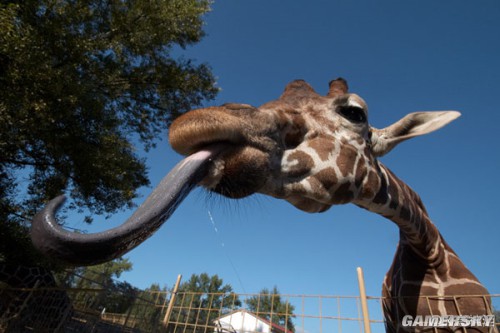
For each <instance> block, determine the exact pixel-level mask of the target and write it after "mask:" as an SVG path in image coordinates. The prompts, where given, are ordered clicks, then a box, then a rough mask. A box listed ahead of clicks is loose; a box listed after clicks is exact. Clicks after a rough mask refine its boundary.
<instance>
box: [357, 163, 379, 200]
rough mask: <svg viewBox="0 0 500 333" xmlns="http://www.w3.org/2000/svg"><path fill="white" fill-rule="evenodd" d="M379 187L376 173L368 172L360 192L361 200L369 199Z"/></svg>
mask: <svg viewBox="0 0 500 333" xmlns="http://www.w3.org/2000/svg"><path fill="white" fill-rule="evenodd" d="M379 186H380V180H379V176H378V175H377V173H376V172H375V171H373V170H369V171H368V176H367V178H366V180H365V183H364V185H363V188H362V190H361V198H363V199H371V198H373V197H374V196H375V193H377V192H378V189H379Z"/></svg>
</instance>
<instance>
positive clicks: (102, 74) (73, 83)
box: [0, 0, 217, 261]
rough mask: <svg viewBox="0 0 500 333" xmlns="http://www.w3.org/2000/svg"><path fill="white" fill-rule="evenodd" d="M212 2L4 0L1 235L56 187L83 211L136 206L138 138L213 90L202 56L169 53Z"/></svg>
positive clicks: (196, 34)
mask: <svg viewBox="0 0 500 333" xmlns="http://www.w3.org/2000/svg"><path fill="white" fill-rule="evenodd" d="M208 10H209V3H208V1H207V0H170V1H163V0H151V1H133V0H23V1H15V0H1V1H0V31H2V33H1V34H0V220H1V221H0V236H1V237H2V240H3V239H4V238H9V237H10V238H14V239H15V238H16V237H19V233H21V234H23V228H21V229H19V224H20V223H26V222H27V221H29V220H31V216H32V215H33V214H34V212H35V211H37V210H39V209H40V207H41V205H42V203H43V202H45V201H47V200H48V199H51V198H53V197H54V196H56V195H59V194H61V193H66V194H69V195H70V196H71V198H72V200H73V201H72V207H73V208H75V207H85V208H87V209H89V210H90V213H91V214H103V213H113V212H115V211H116V210H118V209H120V208H123V207H124V206H129V207H130V206H131V205H132V200H133V199H134V198H135V197H136V196H137V191H136V190H137V188H139V187H141V186H144V185H147V184H148V179H147V173H146V167H145V161H144V160H143V159H141V158H139V157H138V156H137V154H136V152H135V148H134V143H139V142H140V143H142V145H143V146H144V148H145V149H146V150H147V149H149V148H151V147H152V146H154V145H155V143H156V142H157V140H158V138H159V136H160V134H161V132H162V131H164V130H165V129H166V127H167V125H168V123H169V122H170V121H171V120H172V119H173V118H174V117H175V116H176V115H178V114H179V113H182V112H185V111H187V110H189V109H191V108H192V107H194V106H196V105H199V104H200V103H202V101H203V100H207V99H212V98H214V96H215V94H216V92H217V89H216V88H215V87H214V82H215V80H214V77H213V76H212V74H211V72H210V68H209V67H208V66H207V65H205V64H201V65H197V64H194V63H193V62H192V61H191V60H189V59H184V58H182V57H175V56H174V54H179V53H180V52H181V51H182V49H183V48H185V47H187V46H189V45H192V44H194V43H197V42H199V41H200V39H201V38H202V37H203V34H204V33H203V30H202V25H203V21H202V15H203V14H204V13H206V12H207V11H208ZM0 243H2V244H3V241H2V242H0ZM21 243H22V241H21ZM0 253H1V255H2V256H3V257H4V260H12V261H15V260H17V261H26V259H27V258H21V257H20V254H21V253H22V251H15V253H14V252H12V251H9V248H7V246H1V247H0ZM27 257H29V255H28V256H27ZM23 259H24V260H23Z"/></svg>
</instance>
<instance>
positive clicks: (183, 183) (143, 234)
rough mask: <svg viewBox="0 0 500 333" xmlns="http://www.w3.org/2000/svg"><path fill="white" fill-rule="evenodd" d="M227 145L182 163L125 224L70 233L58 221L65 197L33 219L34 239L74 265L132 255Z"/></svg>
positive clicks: (208, 149) (213, 147)
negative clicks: (98, 229)
mask: <svg viewBox="0 0 500 333" xmlns="http://www.w3.org/2000/svg"><path fill="white" fill-rule="evenodd" d="M224 149H225V148H224V145H211V146H210V147H206V148H204V149H202V150H200V151H198V152H197V153H194V154H192V155H190V156H188V157H186V158H185V159H184V160H182V161H181V162H179V163H178V164H177V165H176V166H175V167H174V169H172V171H170V172H169V173H168V174H167V175H166V176H165V177H164V178H163V179H162V181H161V182H160V184H159V185H158V186H157V187H156V188H155V189H154V190H153V192H152V193H151V194H150V195H149V196H148V198H147V199H146V200H145V201H144V203H143V204H142V205H140V206H139V207H138V208H137V210H136V211H135V212H134V213H133V214H132V216H131V217H130V218H129V219H127V220H126V221H125V222H124V223H123V224H122V225H120V226H118V227H116V228H112V229H109V230H105V231H102V232H97V233H93V234H82V233H76V232H70V231H67V230H65V229H64V228H62V227H61V226H60V225H59V223H58V222H57V220H56V218H55V214H56V212H57V210H58V209H59V208H60V207H61V206H62V204H63V203H64V201H65V197H64V196H59V197H57V198H55V199H53V200H51V201H50V202H49V203H48V204H47V206H46V207H45V208H44V209H43V210H42V211H41V212H39V213H38V214H37V215H36V216H35V217H34V219H33V222H32V227H31V240H32V242H33V245H34V246H35V247H36V248H37V249H38V250H39V251H40V252H41V253H43V254H44V255H45V256H47V257H50V258H52V259H55V260H57V261H60V262H63V263H65V264H69V265H74V266H86V265H96V264H100V263H103V262H106V261H109V260H112V259H115V258H118V257H120V256H122V255H124V254H125V253H127V252H129V251H130V250H132V249H133V248H135V247H136V246H138V245H139V244H141V243H142V242H143V241H145V240H146V239H147V238H149V237H150V236H151V235H152V234H153V233H154V232H155V231H156V230H157V229H158V228H159V227H161V225H162V224H163V223H164V222H165V221H166V220H167V219H168V218H169V217H170V216H171V215H172V213H173V212H174V211H175V209H176V208H177V207H178V206H179V204H180V203H181V202H182V201H183V200H184V198H185V197H186V196H187V195H188V194H189V193H190V192H191V190H192V189H193V188H194V187H196V186H197V185H198V183H199V182H200V181H201V180H202V179H203V178H205V177H206V176H207V174H208V170H209V168H210V165H211V164H212V163H211V162H212V160H213V159H214V158H216V157H217V156H218V154H220V153H221V151H223V150H224Z"/></svg>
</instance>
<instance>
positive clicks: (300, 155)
mask: <svg viewBox="0 0 500 333" xmlns="http://www.w3.org/2000/svg"><path fill="white" fill-rule="evenodd" d="M287 163H289V164H290V166H289V167H288V170H287V171H286V173H287V177H292V178H296V177H302V176H304V175H307V174H308V173H310V171H311V169H312V168H313V167H314V161H313V159H312V157H311V156H309V155H308V154H306V153H304V152H303V151H300V150H297V151H294V152H293V153H291V154H290V155H288V157H287ZM292 163H293V164H292Z"/></svg>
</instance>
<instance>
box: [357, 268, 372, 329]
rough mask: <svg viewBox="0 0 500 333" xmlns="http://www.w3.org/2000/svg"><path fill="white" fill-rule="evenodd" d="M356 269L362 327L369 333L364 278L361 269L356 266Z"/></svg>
mask: <svg viewBox="0 0 500 333" xmlns="http://www.w3.org/2000/svg"><path fill="white" fill-rule="evenodd" d="M357 271H358V283H359V296H360V299H361V312H362V314H363V327H364V331H365V333H371V328H370V316H369V314H368V303H367V302H366V290H365V279H364V277H363V269H362V268H361V267H358V268H357Z"/></svg>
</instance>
